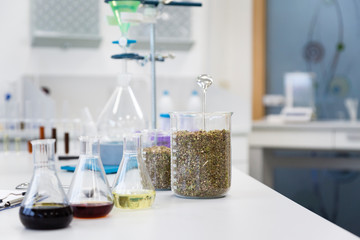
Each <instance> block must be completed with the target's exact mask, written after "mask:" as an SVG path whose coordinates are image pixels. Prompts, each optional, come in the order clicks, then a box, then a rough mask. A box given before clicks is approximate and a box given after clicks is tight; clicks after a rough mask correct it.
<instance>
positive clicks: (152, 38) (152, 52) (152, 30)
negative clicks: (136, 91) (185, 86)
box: [150, 23, 156, 129]
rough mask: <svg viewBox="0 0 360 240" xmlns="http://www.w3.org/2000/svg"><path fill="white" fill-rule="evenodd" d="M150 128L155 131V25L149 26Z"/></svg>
mask: <svg viewBox="0 0 360 240" xmlns="http://www.w3.org/2000/svg"><path fill="white" fill-rule="evenodd" d="M150 59H151V90H152V91H151V127H152V128H153V129H156V71H155V23H151V24H150Z"/></svg>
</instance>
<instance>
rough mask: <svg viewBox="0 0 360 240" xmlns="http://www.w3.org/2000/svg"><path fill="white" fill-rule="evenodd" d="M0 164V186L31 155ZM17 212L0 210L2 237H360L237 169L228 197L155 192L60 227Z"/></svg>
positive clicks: (23, 175) (14, 177)
mask: <svg viewBox="0 0 360 240" xmlns="http://www.w3.org/2000/svg"><path fill="white" fill-rule="evenodd" d="M0 163H1V167H0V189H4V188H7V189H9V188H12V187H14V186H15V185H17V184H18V183H21V182H24V181H29V180H30V177H31V174H32V163H31V159H30V157H29V156H27V154H18V155H14V154H7V155H6V154H0ZM71 176H72V173H67V172H63V171H61V172H59V177H60V178H61V180H62V182H63V184H69V181H70V179H71ZM113 177H114V175H110V176H109V178H111V179H112V178H113ZM109 180H110V179H109ZM110 182H111V180H110ZM18 211H19V208H13V209H8V210H4V211H0V236H1V238H2V239H27V240H31V239H34V240H39V239H51V240H56V239H61V240H64V239H66V240H69V239H86V240H89V239H106V238H107V239H143V240H144V239H157V240H158V239H181V240H184V239H196V240H199V239H207V240H211V239H216V240H218V239H251V240H256V239H267V240H269V239H276V240H281V239H284V240H285V239H286V240H289V239H291V240H296V239H301V240H309V239H327V240H331V239H341V240H346V239H358V238H357V237H356V236H355V235H353V234H351V233H349V232H347V231H346V230H343V229H341V228H340V227H338V226H336V225H334V224H333V223H331V222H328V221H327V220H325V219H323V218H321V217H319V216H318V215H316V214H314V213H312V212H310V211H308V210H307V209H305V208H303V207H301V206H300V205H298V204H296V203H294V202H292V201H291V200H289V199H287V198H286V197H284V196H282V195H280V194H279V193H277V192H275V191H273V190H272V189H270V188H268V187H267V186H265V185H263V184H261V183H260V182H258V181H256V180H255V179H253V178H251V177H249V176H248V175H246V174H244V173H242V172H240V171H239V170H236V169H234V170H233V175H232V186H231V190H230V191H229V193H228V194H227V196H226V197H224V198H220V199H207V200H195V199H183V198H178V197H175V196H174V195H173V194H172V193H171V192H169V191H164V192H157V196H156V200H155V203H154V205H153V207H152V208H150V209H146V210H136V211H130V210H128V211H125V210H123V211H120V210H118V211H113V212H111V213H110V215H109V216H108V217H105V218H100V219H92V220H88V219H74V220H73V221H72V223H71V224H70V226H69V227H68V228H65V229H61V230H50V231H38V230H36V231H35V230H28V229H25V228H24V227H23V226H22V224H21V223H20V220H19V216H18Z"/></svg>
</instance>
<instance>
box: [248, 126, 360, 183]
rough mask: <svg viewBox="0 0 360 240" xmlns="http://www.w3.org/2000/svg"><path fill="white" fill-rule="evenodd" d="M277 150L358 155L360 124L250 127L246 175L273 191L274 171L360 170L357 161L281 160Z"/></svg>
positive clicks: (345, 159)
mask: <svg viewBox="0 0 360 240" xmlns="http://www.w3.org/2000/svg"><path fill="white" fill-rule="evenodd" d="M276 150H296V151H302V150H314V151H339V152H350V151H360V122H349V121H313V122H307V123H292V124H291V123H269V122H266V121H257V122H254V123H253V126H252V132H251V133H250V135H249V172H250V175H251V176H252V177H254V178H255V179H257V180H259V181H261V182H263V183H265V184H266V185H268V186H270V187H272V186H273V184H274V176H273V172H274V169H275V168H276V167H308V168H309V167H310V168H332V169H353V170H354V169H356V170H360V159H349V158H336V159H334V158H331V159H326V158H311V157H309V158H306V157H305V158H304V157H301V158H296V157H295V158H294V157H292V158H291V159H290V158H286V157H285V158H280V157H279V156H275V154H274V152H275V151H276Z"/></svg>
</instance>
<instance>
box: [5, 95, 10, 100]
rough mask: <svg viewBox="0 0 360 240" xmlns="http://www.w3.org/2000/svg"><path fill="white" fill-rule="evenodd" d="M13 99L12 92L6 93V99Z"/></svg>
mask: <svg viewBox="0 0 360 240" xmlns="http://www.w3.org/2000/svg"><path fill="white" fill-rule="evenodd" d="M10 99H11V93H7V94H5V101H9V100H10Z"/></svg>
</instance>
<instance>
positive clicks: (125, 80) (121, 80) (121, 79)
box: [117, 73, 131, 87]
mask: <svg viewBox="0 0 360 240" xmlns="http://www.w3.org/2000/svg"><path fill="white" fill-rule="evenodd" d="M130 81H131V74H129V73H121V74H119V75H118V78H117V82H118V85H119V86H121V87H128V86H129V84H130Z"/></svg>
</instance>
